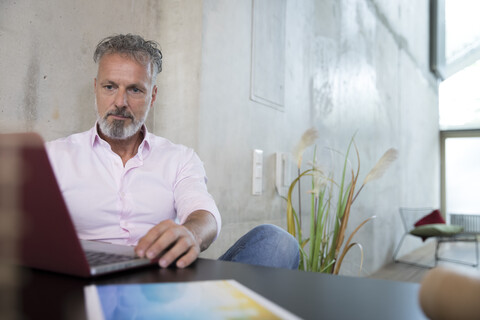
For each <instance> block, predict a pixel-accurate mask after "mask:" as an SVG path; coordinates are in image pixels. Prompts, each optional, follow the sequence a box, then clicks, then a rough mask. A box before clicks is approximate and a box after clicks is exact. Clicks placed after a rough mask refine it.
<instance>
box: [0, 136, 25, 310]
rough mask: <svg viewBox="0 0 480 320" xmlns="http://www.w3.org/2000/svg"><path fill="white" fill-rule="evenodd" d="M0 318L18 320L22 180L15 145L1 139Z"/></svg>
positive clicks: (12, 142) (10, 141)
mask: <svg viewBox="0 0 480 320" xmlns="http://www.w3.org/2000/svg"><path fill="white" fill-rule="evenodd" d="M0 145H1V146H2V148H0V315H1V316H0V317H1V318H2V319H17V318H19V314H18V303H19V302H18V294H17V292H18V290H19V284H20V279H19V275H18V270H17V268H16V267H15V259H16V256H17V238H18V232H19V231H18V230H19V228H18V226H19V224H20V221H18V219H19V217H20V214H19V211H18V210H19V207H20V204H19V199H20V197H19V196H20V190H18V188H19V185H20V184H19V181H20V179H21V177H20V174H21V170H20V165H21V163H20V162H19V159H18V156H17V148H16V144H15V141H12V140H8V139H3V137H2V138H0Z"/></svg>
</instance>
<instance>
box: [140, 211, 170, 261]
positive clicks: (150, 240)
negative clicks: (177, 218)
mask: <svg viewBox="0 0 480 320" xmlns="http://www.w3.org/2000/svg"><path fill="white" fill-rule="evenodd" d="M172 223H173V224H175V222H173V221H172V220H166V221H162V222H161V223H159V224H157V225H156V226H155V227H153V228H152V229H150V230H149V231H148V232H147V234H146V235H145V236H143V237H142V238H141V239H140V240H139V241H138V244H137V246H136V247H135V253H136V254H137V255H138V256H139V257H141V258H143V257H145V256H146V253H147V251H148V250H149V248H150V247H151V246H152V244H155V243H156V242H157V240H158V239H159V238H160V237H161V236H162V235H163V234H164V233H165V231H166V230H168V229H169V228H171V226H172ZM160 252H161V250H158V251H157V254H158V253H160ZM154 257H155V256H154Z"/></svg>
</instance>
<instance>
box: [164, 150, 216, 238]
mask: <svg viewBox="0 0 480 320" xmlns="http://www.w3.org/2000/svg"><path fill="white" fill-rule="evenodd" d="M183 159H184V160H185V161H184V162H183V163H182V164H181V165H180V166H179V168H178V171H177V178H176V182H175V185H174V191H173V193H174V198H175V209H176V211H177V217H178V220H179V222H180V223H184V222H185V220H186V219H187V217H188V216H189V215H190V214H191V213H192V212H194V211H197V210H205V211H208V212H210V213H211V214H212V215H213V216H214V218H215V221H216V222H217V237H218V234H219V233H220V229H221V225H222V221H221V217H220V213H219V211H218V208H217V206H216V204H215V200H214V199H213V197H212V195H211V194H210V193H209V192H208V190H207V177H206V173H205V169H204V167H203V163H202V161H201V160H200V158H199V157H198V156H197V154H196V153H195V152H194V151H193V150H192V149H186V150H185V157H183Z"/></svg>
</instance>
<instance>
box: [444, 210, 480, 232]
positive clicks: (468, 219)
mask: <svg viewBox="0 0 480 320" xmlns="http://www.w3.org/2000/svg"><path fill="white" fill-rule="evenodd" d="M450 224H455V225H459V226H462V227H463V231H464V232H472V233H480V215H479V214H462V213H450Z"/></svg>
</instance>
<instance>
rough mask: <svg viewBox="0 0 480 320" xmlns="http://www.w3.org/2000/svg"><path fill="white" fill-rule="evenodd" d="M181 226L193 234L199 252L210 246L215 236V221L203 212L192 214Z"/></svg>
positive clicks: (198, 211)
mask: <svg viewBox="0 0 480 320" xmlns="http://www.w3.org/2000/svg"><path fill="white" fill-rule="evenodd" d="M183 225H184V226H185V227H186V228H187V229H188V230H190V232H192V233H193V235H194V237H195V240H196V241H197V243H198V245H199V247H200V250H201V251H204V250H206V249H207V248H208V247H209V246H210V245H211V244H212V242H213V240H214V239H215V236H216V234H217V221H216V220H215V217H214V216H213V214H211V213H210V212H208V211H205V210H197V211H194V212H192V213H191V214H190V215H189V216H188V218H187V220H186V221H185V223H184V224H183Z"/></svg>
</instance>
